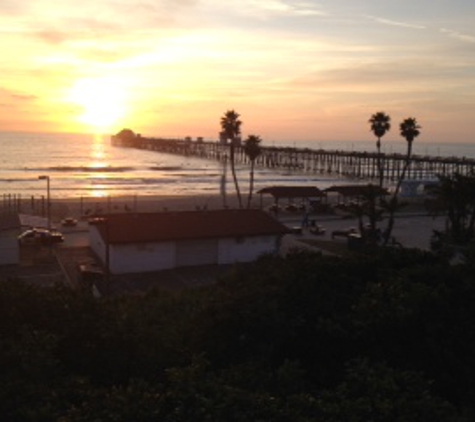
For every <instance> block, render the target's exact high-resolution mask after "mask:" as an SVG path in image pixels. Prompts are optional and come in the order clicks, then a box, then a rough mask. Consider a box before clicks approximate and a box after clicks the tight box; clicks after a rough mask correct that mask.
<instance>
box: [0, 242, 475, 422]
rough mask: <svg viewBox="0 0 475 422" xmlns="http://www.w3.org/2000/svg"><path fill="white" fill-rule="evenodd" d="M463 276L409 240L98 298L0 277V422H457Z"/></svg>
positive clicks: (467, 308) (462, 386)
mask: <svg viewBox="0 0 475 422" xmlns="http://www.w3.org/2000/svg"><path fill="white" fill-rule="evenodd" d="M472 274H473V271H471V269H470V268H468V267H465V266H464V265H460V266H458V267H451V266H449V265H448V264H447V263H445V262H442V261H441V260H440V259H436V258H435V257H434V256H433V255H430V254H425V253H422V252H420V251H407V250H401V251H398V250H387V251H382V252H381V253H378V254H375V255H373V256H354V257H353V256H350V257H346V258H333V257H332V258H330V257H321V256H318V255H307V254H296V255H293V256H291V257H289V258H288V259H285V260H284V259H279V258H265V259H262V260H261V261H260V262H258V263H256V264H255V265H253V266H252V267H249V266H246V267H245V268H244V267H236V268H235V269H234V271H233V272H232V273H231V274H229V275H228V276H227V277H226V278H224V279H222V280H221V281H220V282H219V283H218V284H217V285H214V286H210V287H207V288H203V289H199V290H198V289H196V290H188V291H184V292H182V293H179V294H178V293H175V294H172V293H166V292H162V291H154V292H151V293H149V294H147V295H146V296H144V297H121V298H115V299H110V300H105V301H96V300H94V299H92V298H90V297H88V296H84V295H82V294H77V293H72V292H70V291H67V290H65V289H63V288H60V287H57V288H55V289H51V290H47V289H36V288H34V287H32V286H27V285H23V284H21V283H19V282H16V281H6V282H2V283H0V333H1V337H2V342H1V344H0V365H1V369H2V370H1V371H0V414H2V416H3V418H4V420H9V421H55V420H57V421H62V422H68V421H91V420H95V421H131V420H133V421H152V420H160V421H190V420H193V421H205V420H214V421H249V420H259V421H289V420H295V421H321V420H324V421H342V420H347V421H367V420H378V421H421V420H430V421H468V420H473V418H474V415H475V409H474V404H473V403H474V400H473V398H474V395H475V386H474V382H475V381H474V380H475V307H473V303H474V299H475V284H474V280H473V275H472Z"/></svg>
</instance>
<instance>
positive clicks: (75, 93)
mask: <svg viewBox="0 0 475 422" xmlns="http://www.w3.org/2000/svg"><path fill="white" fill-rule="evenodd" d="M69 100H70V101H71V102H73V103H74V104H77V105H78V106H80V107H81V108H82V109H83V114H82V115H80V116H78V120H79V121H80V122H82V123H85V124H87V125H88V126H90V127H91V128H92V129H94V130H98V131H106V130H110V129H111V128H113V127H115V126H116V125H117V124H118V122H119V120H120V119H121V118H122V117H123V116H124V115H125V111H126V92H125V89H124V84H123V83H121V82H120V81H119V80H117V79H113V78H94V79H93V78H91V79H80V80H78V81H77V82H76V83H75V84H74V86H73V87H72V89H71V91H70V93H69Z"/></svg>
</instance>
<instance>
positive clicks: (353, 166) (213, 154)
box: [112, 136, 475, 181]
mask: <svg viewBox="0 0 475 422" xmlns="http://www.w3.org/2000/svg"><path fill="white" fill-rule="evenodd" d="M112 145H114V146H120V147H129V148H138V149H145V150H150V151H158V152H164V153H168V154H175V155H182V156H194V157H199V158H205V159H210V160H219V161H224V160H226V159H227V157H228V155H229V145H226V144H223V143H220V142H209V141H201V140H199V141H192V140H190V139H189V138H188V139H167V138H145V137H141V136H137V137H134V138H130V139H121V138H119V137H115V136H113V137H112ZM248 161H249V159H248V157H247V156H246V154H245V153H244V148H243V147H241V146H237V147H236V149H235V162H236V163H237V164H246V163H248ZM378 161H379V162H380V165H381V168H382V169H383V176H384V179H386V180H389V181H394V180H397V179H398V178H399V176H400V175H401V173H402V171H403V168H404V164H405V161H406V155H405V154H398V153H392V154H385V153H381V154H378V153H377V152H364V151H343V150H323V149H318V150H313V149H308V148H289V147H287V148H286V147H280V148H279V147H262V154H261V155H260V156H259V157H258V158H257V159H256V161H255V165H256V166H260V167H265V168H270V169H288V170H295V171H300V172H304V173H311V174H318V173H322V174H323V173H325V174H338V175H343V176H347V177H351V178H360V179H369V180H371V179H378V177H379V170H378ZM474 170H475V160H474V159H468V158H465V157H462V158H460V157H432V156H427V155H424V156H422V155H412V157H411V162H410V165H409V167H408V169H407V171H406V175H405V179H406V180H424V179H432V178H435V177H436V176H437V175H448V174H453V173H456V172H457V173H460V174H463V175H469V174H473V172H474Z"/></svg>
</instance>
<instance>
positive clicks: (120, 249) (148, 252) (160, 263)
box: [110, 242, 176, 274]
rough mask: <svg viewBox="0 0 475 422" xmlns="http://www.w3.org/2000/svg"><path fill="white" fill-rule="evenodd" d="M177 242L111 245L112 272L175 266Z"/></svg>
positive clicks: (160, 268) (129, 271) (133, 271)
mask: <svg viewBox="0 0 475 422" xmlns="http://www.w3.org/2000/svg"><path fill="white" fill-rule="evenodd" d="M175 250H176V245H175V242H161V243H130V244H119V245H111V247H110V270H111V273H112V274H125V273H141V272H148V271H158V270H166V269H169V268H174V267H175Z"/></svg>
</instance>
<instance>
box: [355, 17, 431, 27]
mask: <svg viewBox="0 0 475 422" xmlns="http://www.w3.org/2000/svg"><path fill="white" fill-rule="evenodd" d="M363 16H364V17H365V18H368V19H371V20H373V21H375V22H378V23H380V24H383V25H390V26H401V27H404V28H411V29H425V28H426V27H425V26H422V25H415V24H413V23H407V22H398V21H394V20H390V19H385V18H380V17H377V16H372V15H363Z"/></svg>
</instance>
